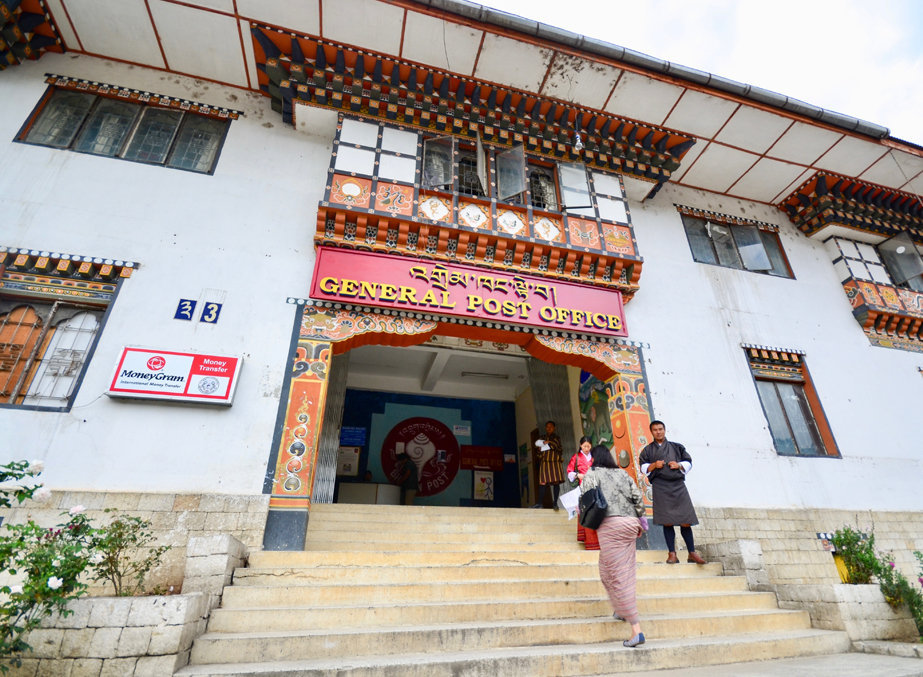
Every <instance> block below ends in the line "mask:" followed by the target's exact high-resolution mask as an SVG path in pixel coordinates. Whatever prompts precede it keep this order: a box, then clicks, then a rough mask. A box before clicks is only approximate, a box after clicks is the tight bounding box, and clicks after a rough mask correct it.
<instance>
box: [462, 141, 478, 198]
mask: <svg viewBox="0 0 923 677" xmlns="http://www.w3.org/2000/svg"><path fill="white" fill-rule="evenodd" d="M458 192H459V193H463V194H465V195H476V196H478V197H484V191H483V190H481V180H480V179H479V178H478V160H477V157H475V154H474V153H470V152H466V153H462V155H461V159H460V160H459V161H458Z"/></svg>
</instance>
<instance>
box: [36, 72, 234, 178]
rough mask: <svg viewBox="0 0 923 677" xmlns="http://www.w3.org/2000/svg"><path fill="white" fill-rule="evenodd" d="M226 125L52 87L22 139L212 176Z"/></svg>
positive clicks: (189, 114) (195, 115)
mask: <svg viewBox="0 0 923 677" xmlns="http://www.w3.org/2000/svg"><path fill="white" fill-rule="evenodd" d="M227 127H228V120H226V119H217V118H212V117H209V116H207V115H200V114H198V113H193V112H190V111H186V110H177V109H175V108H161V107H160V106H158V105H153V104H149V105H145V104H143V103H135V102H129V101H123V100H121V99H117V98H113V97H111V96H103V95H97V94H90V93H87V92H74V91H69V90H63V89H53V90H52V92H51V94H50V95H49V96H48V98H47V99H46V100H45V102H44V104H43V105H42V107H41V108H40V110H39V112H38V114H37V116H36V117H35V119H34V120H33V121H32V122H31V124H30V125H29V126H28V127H27V129H26V130H25V131H24V132H23V133H22V134H21V135H20V137H19V140H20V141H22V142H24V143H31V144H36V145H40V146H50V147H52V148H62V149H69V150H74V151H77V152H80V153H89V154H91V155H101V156H105V157H115V158H121V159H123V160H131V161H133V162H144V163H147V164H156V165H162V166H165V167H173V168H175V169H185V170H188V171H192V172H197V173H200V174H211V173H212V172H214V169H215V164H216V162H217V159H218V154H219V152H220V150H221V145H222V144H223V142H224V137H225V134H226V132H227Z"/></svg>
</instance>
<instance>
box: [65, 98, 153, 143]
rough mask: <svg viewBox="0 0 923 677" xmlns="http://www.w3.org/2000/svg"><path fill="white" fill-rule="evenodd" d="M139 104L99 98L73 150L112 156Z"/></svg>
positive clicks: (135, 115)
mask: <svg viewBox="0 0 923 677" xmlns="http://www.w3.org/2000/svg"><path fill="white" fill-rule="evenodd" d="M140 110H141V106H139V105H138V104H136V103H126V102H124V101H116V100H115V99H100V100H99V104H97V106H96V109H95V110H94V111H93V114H92V115H91V116H90V121H89V122H87V124H86V127H84V128H83V132H81V133H80V138H79V139H78V140H77V144H76V145H75V146H74V148H75V150H79V151H83V152H84V153H93V154H94V155H106V156H108V157H112V156H114V155H115V154H116V153H118V152H119V150H120V149H121V148H122V143H124V141H125V139H126V138H127V137H128V133H129V132H130V131H131V126H132V124H134V121H135V119H136V118H137V117H138V111H140Z"/></svg>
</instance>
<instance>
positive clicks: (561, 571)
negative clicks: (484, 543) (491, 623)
mask: <svg viewBox="0 0 923 677" xmlns="http://www.w3.org/2000/svg"><path fill="white" fill-rule="evenodd" d="M721 572H722V567H721V565H720V564H717V563H715V564H706V565H704V566H699V565H696V564H677V565H668V564H664V563H659V564H639V565H638V578H639V579H641V578H657V579H669V578H676V579H682V578H703V577H714V576H720V575H721ZM593 578H595V579H598V578H599V567H598V566H597V564H596V562H592V563H591V562H587V563H582V564H536V565H531V566H523V565H521V564H513V563H509V564H484V565H480V566H459V565H441V566H439V565H436V566H406V567H384V566H369V567H363V566H352V567H344V566H315V567H266V568H260V569H254V568H247V569H237V570H236V571H235V572H234V585H235V586H248V585H263V586H274V585H278V586H289V585H317V584H323V583H354V584H372V583H377V584H379V585H390V584H394V583H406V582H407V581H414V582H416V583H458V582H461V581H480V580H488V581H489V580H506V579H517V580H520V581H526V580H532V581H539V580H541V581H554V580H565V581H572V580H577V579H593Z"/></svg>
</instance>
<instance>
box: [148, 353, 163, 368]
mask: <svg viewBox="0 0 923 677" xmlns="http://www.w3.org/2000/svg"><path fill="white" fill-rule="evenodd" d="M166 364H167V361H166V360H165V359H163V358H162V357H161V356H160V355H155V356H154V357H152V358H151V359H149V360H148V361H147V368H148V369H150V370H151V371H160V370H161V369H163V368H164V367H165V366H166Z"/></svg>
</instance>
